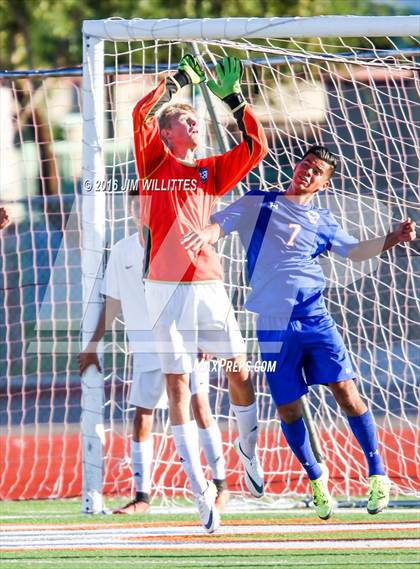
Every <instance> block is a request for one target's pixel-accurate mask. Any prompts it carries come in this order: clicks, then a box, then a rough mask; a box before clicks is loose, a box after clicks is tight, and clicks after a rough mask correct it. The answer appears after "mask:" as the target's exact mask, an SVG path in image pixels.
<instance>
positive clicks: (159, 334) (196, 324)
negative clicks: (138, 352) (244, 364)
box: [145, 281, 246, 373]
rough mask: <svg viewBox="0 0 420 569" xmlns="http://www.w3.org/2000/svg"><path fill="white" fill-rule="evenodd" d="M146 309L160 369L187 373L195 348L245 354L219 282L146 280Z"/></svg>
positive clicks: (229, 355) (228, 354) (223, 354)
mask: <svg viewBox="0 0 420 569" xmlns="http://www.w3.org/2000/svg"><path fill="white" fill-rule="evenodd" d="M145 292H146V303H147V309H148V313H149V317H150V321H151V324H152V330H153V335H154V338H155V343H156V351H157V354H158V356H159V358H160V362H161V368H162V371H163V372H164V373H191V371H192V370H193V369H194V362H195V360H196V357H197V352H199V351H201V352H203V353H207V354H211V355H213V356H218V357H223V358H234V357H236V356H239V355H241V354H245V353H246V350H245V343H244V341H243V339H242V336H241V332H240V330H239V326H238V323H237V322H236V319H235V315H234V311H233V307H232V304H231V302H230V300H229V298H228V296H227V294H226V291H225V287H224V285H223V283H222V282H212V283H185V284H178V283H161V282H155V281H146V283H145Z"/></svg>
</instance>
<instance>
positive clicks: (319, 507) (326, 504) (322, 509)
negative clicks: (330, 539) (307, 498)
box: [310, 464, 334, 520]
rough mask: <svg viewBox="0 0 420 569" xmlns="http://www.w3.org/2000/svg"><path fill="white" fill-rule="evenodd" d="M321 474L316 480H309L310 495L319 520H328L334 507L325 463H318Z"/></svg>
mask: <svg viewBox="0 0 420 569" xmlns="http://www.w3.org/2000/svg"><path fill="white" fill-rule="evenodd" d="M320 467H321V470H322V474H321V476H320V477H319V478H316V480H311V481H310V482H311V486H312V495H313V500H314V506H315V511H316V513H317V514H318V517H319V518H321V520H328V518H330V517H331V514H332V513H333V509H334V500H333V498H332V496H331V494H330V491H329V490H328V478H329V472H328V468H327V467H326V466H325V464H320Z"/></svg>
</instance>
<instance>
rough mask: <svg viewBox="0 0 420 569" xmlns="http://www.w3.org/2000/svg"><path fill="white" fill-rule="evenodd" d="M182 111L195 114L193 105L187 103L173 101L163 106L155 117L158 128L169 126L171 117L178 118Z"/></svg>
mask: <svg viewBox="0 0 420 569" xmlns="http://www.w3.org/2000/svg"><path fill="white" fill-rule="evenodd" d="M183 111H187V112H189V113H193V114H194V115H195V114H196V111H195V109H194V107H192V106H191V105H189V104H188V103H174V104H173V105H168V106H167V107H164V108H163V109H162V111H161V112H160V113H159V115H158V117H157V121H158V124H159V129H160V130H161V131H162V130H163V129H165V128H171V125H172V121H173V119H176V118H178V117H179V115H180V114H182V112H183Z"/></svg>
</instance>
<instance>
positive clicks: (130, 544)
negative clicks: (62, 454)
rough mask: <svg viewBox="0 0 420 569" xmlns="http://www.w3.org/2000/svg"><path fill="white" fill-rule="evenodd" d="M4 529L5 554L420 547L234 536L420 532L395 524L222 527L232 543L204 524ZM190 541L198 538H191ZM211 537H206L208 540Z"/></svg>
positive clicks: (0, 545) (415, 543)
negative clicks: (206, 529)
mask: <svg viewBox="0 0 420 569" xmlns="http://www.w3.org/2000/svg"><path fill="white" fill-rule="evenodd" d="M13 528H14V529H11V528H10V527H3V528H2V532H1V535H0V549H2V550H3V551H33V550H57V549H68V550H69V549H70V550H86V549H101V550H103V549H145V550H146V549H147V550H152V549H153V550H156V549H165V550H171V549H232V550H238V549H278V550H281V549H369V548H378V549H389V548H392V549H395V548H403V549H411V548H420V538H419V539H412V538H406V539H398V538H397V539H387V538H386V534H385V537H384V538H383V539H377V538H375V539H349V540H347V539H344V536H343V539H342V540H324V541H323V540H322V539H317V540H308V541H300V540H293V539H292V540H289V541H283V542H280V541H277V542H276V541H275V542H264V541H259V540H256V539H255V538H251V537H250V539H249V540H248V541H242V540H241V541H237V540H235V536H238V535H241V536H246V535H250V534H259V535H266V534H278V535H279V536H282V535H285V534H289V535H293V534H297V533H307V534H309V533H313V532H317V533H318V532H319V531H320V530H322V531H324V532H332V531H349V530H350V531H353V530H357V531H365V530H384V529H394V530H395V531H398V530H404V529H410V530H412V529H420V523H417V522H414V523H394V524H383V523H378V524H343V525H340V526H337V525H335V524H325V525H322V526H320V525H319V524H317V525H312V524H311V525H297V524H296V525H287V526H286V525H270V526H258V525H257V526H255V527H254V526H249V525H242V526H223V527H222V528H221V529H220V530H219V531H218V532H217V535H218V536H232V540H229V541H219V540H215V541H214V542H212V541H211V537H209V536H208V535H206V534H205V533H203V530H202V528H201V527H200V526H178V527H177V526H170V527H152V528H150V527H147V528H143V527H138V528H133V527H124V526H119V527H113V528H101V529H90V530H88V529H87V528H84V529H81V528H78V529H77V530H71V529H64V528H63V529H57V528H56V527H55V528H54V529H52V528H51V526H50V527H49V528H48V529H46V528H45V527H40V526H39V527H32V528H31V529H30V530H28V529H22V528H16V526H13ZM191 537H193V538H194V539H193V540H191ZM183 538H187V539H183ZM203 538H206V539H203Z"/></svg>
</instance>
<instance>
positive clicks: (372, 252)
mask: <svg viewBox="0 0 420 569" xmlns="http://www.w3.org/2000/svg"><path fill="white" fill-rule="evenodd" d="M415 238H416V224H415V222H414V221H411V219H410V218H407V219H406V220H404V221H403V222H401V223H400V224H399V226H398V227H397V229H396V230H395V231H390V232H389V233H388V234H387V235H385V237H376V238H375V239H368V240H367V241H361V242H360V243H359V244H358V245H357V246H356V247H352V248H351V249H350V251H349V259H351V260H352V261H359V262H360V261H367V260H368V259H372V257H376V256H377V255H380V254H381V253H383V252H384V251H388V250H389V249H392V247H395V246H396V245H398V244H399V243H409V242H410V241H414V239H415Z"/></svg>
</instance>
